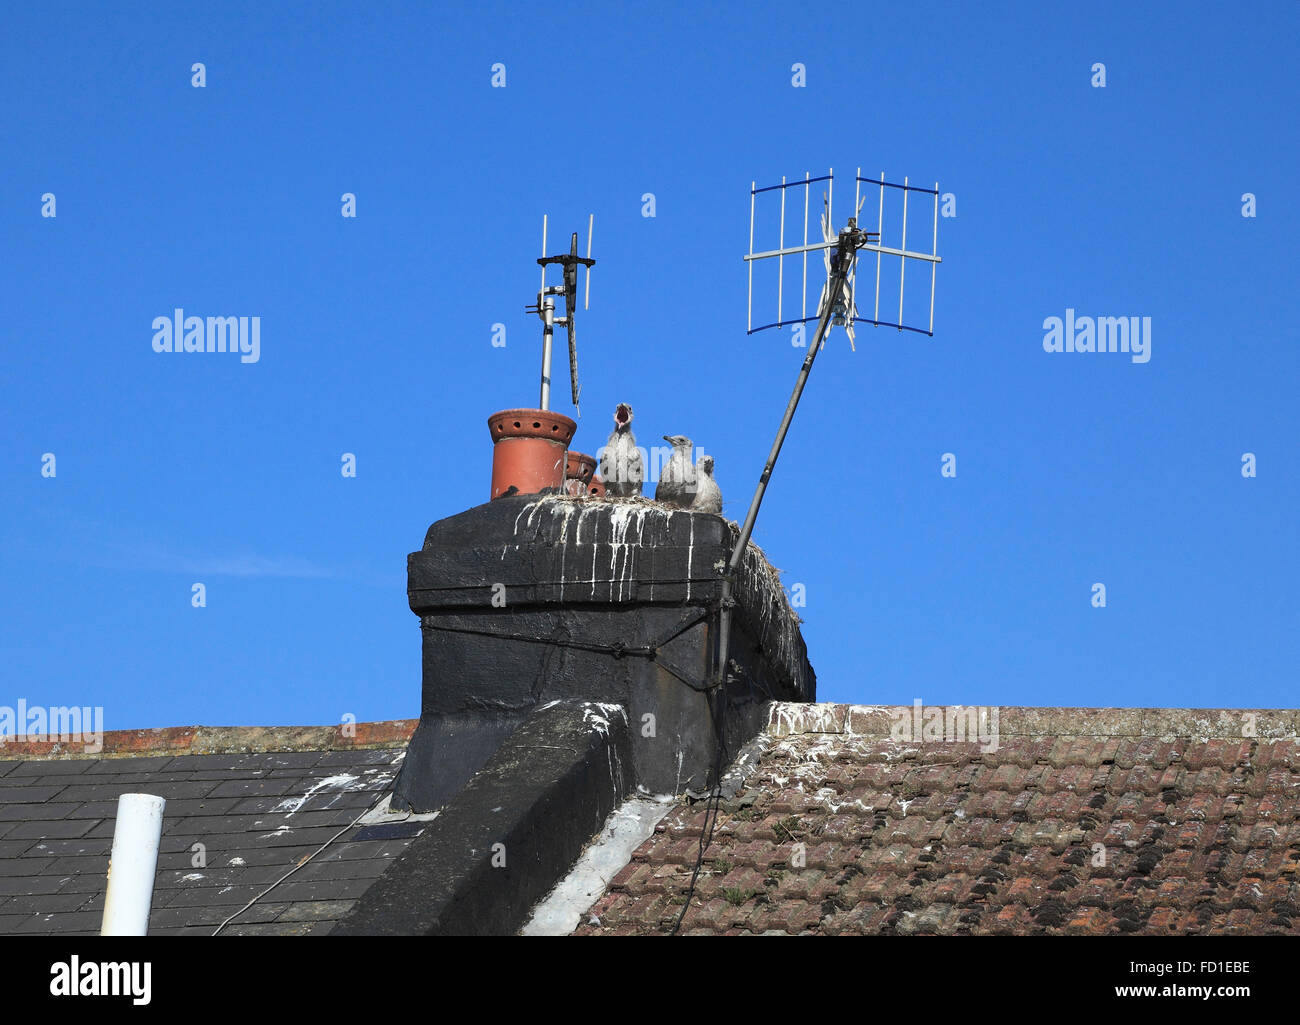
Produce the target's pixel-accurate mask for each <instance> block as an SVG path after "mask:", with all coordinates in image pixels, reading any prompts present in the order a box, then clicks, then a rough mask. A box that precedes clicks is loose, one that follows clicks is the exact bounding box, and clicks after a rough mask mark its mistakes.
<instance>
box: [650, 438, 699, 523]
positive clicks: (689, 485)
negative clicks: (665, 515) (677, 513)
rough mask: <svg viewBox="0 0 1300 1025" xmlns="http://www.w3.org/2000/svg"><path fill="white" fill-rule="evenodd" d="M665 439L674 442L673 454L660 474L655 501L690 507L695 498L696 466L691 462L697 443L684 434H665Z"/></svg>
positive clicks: (679, 506) (680, 507) (682, 507)
mask: <svg viewBox="0 0 1300 1025" xmlns="http://www.w3.org/2000/svg"><path fill="white" fill-rule="evenodd" d="M664 441H667V442H671V443H672V446H673V454H672V456H671V457H670V458H669V460H668V462H667V463H665V464H664V468H663V470H662V472H660V474H659V484H658V485H657V486H656V487H655V501H656V502H663V503H664V504H665V505H672V506H676V507H677V508H678V509H689V508H690V507H691V502H692V500H693V499H694V498H695V486H696V484H695V466H694V464H693V463H692V462H691V452H692V451H693V450H694V448H695V443H694V442H693V441H691V439H690V438H688V437H686V436H685V435H682V434H665V435H664Z"/></svg>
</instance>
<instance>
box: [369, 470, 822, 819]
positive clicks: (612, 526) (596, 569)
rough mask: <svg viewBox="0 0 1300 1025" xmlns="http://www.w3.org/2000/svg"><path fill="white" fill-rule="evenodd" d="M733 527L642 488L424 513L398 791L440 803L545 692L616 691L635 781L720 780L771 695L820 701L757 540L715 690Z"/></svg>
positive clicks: (414, 578) (586, 694)
mask: <svg viewBox="0 0 1300 1025" xmlns="http://www.w3.org/2000/svg"><path fill="white" fill-rule="evenodd" d="M736 536H737V531H736V528H735V527H734V526H732V525H731V524H729V523H728V522H727V521H725V520H723V519H722V517H720V516H715V515H712V514H708V513H692V512H686V511H682V510H671V509H668V508H665V507H663V506H660V505H656V504H654V503H652V502H649V501H637V500H632V501H627V500H611V499H597V498H589V497H584V498H569V497H566V496H554V495H548V496H541V495H529V496H519V497H511V498H501V499H497V500H496V501H493V502H490V503H488V504H486V505H481V506H477V507H476V508H473V509H469V510H467V511H465V512H463V513H460V514H459V515H456V516H452V517H449V518H447V519H444V520H440V521H439V522H437V523H435V524H433V526H431V527H430V528H429V531H428V534H427V535H426V537H425V540H424V547H423V548H422V549H421V550H420V551H418V552H414V553H412V554H411V555H410V557H409V559H408V564H407V594H408V598H409V601H410V606H411V610H412V611H413V612H414V613H415V614H416V615H418V616H419V617H420V628H421V632H422V634H423V677H424V679H423V704H422V709H421V715H420V724H419V727H418V728H417V730H416V732H415V735H414V737H413V738H412V740H411V744H410V747H409V749H408V753H407V757H406V759H405V762H404V763H403V767H402V771H401V774H400V776H399V778H398V780H397V784H396V792H395V795H394V798H393V805H394V807H396V808H399V809H400V808H411V809H413V810H415V811H418V812H427V811H433V810H435V809H437V808H439V807H441V806H443V805H444V804H445V803H446V802H447V801H448V800H449V799H450V798H451V797H452V796H454V795H455V794H456V793H457V792H458V791H459V790H460V789H461V788H462V787H463V786H464V785H465V784H466V783H467V782H468V781H469V779H470V778H471V777H472V776H473V775H474V773H475V772H477V771H478V769H479V768H481V767H482V766H483V764H484V763H485V762H486V761H487V760H488V758H489V757H491V755H492V754H493V753H494V752H495V751H496V750H497V749H498V748H499V747H500V745H501V744H502V742H503V741H504V740H505V739H506V737H508V736H509V735H510V734H511V733H512V732H514V731H515V730H516V729H517V728H518V727H519V726H520V725H521V724H522V723H523V722H524V721H525V720H526V719H527V718H528V717H529V716H530V715H531V714H532V712H533V711H534V710H536V709H538V708H539V707H542V706H545V705H547V704H548V703H549V702H554V701H562V700H565V699H572V698H581V699H585V700H588V701H597V702H608V703H611V704H617V705H622V706H623V707H624V708H625V709H626V711H627V715H628V718H629V721H630V724H631V728H632V738H633V740H632V759H633V765H634V769H635V774H636V784H637V786H638V787H639V788H641V789H643V790H644V791H648V792H650V793H656V794H667V793H672V794H680V793H683V792H685V791H688V790H689V791H693V792H700V791H703V790H706V789H707V788H708V787H710V786H712V785H713V783H714V782H715V772H716V768H717V764H718V756H719V743H718V734H717V733H716V732H715V723H716V722H717V721H721V722H722V723H723V726H724V730H723V735H724V736H725V738H726V740H725V742H726V751H727V753H728V754H729V755H731V756H734V755H735V754H736V752H737V750H738V749H739V747H740V746H741V745H742V744H743V743H744V742H745V741H746V740H748V739H750V738H751V737H753V736H754V735H755V734H756V733H757V732H758V730H759V729H760V728H761V726H762V723H763V715H764V707H763V706H764V703H765V702H767V701H769V700H781V701H813V700H815V699H816V689H817V683H816V677H815V675H814V673H813V670H812V667H811V666H810V665H809V663H808V658H807V649H806V647H805V645H804V642H803V638H802V636H801V635H800V632H799V627H798V619H797V617H796V616H795V615H794V613H793V612H792V611H791V609H790V606H789V603H788V602H787V601H786V598H785V594H784V591H783V590H782V588H781V585H780V582H779V580H778V579H777V575H776V571H775V570H773V569H772V567H771V566H770V565H769V564H768V562H767V560H766V559H764V558H763V556H762V554H761V553H760V552H759V550H758V549H757V548H756V547H754V546H752V545H751V546H750V549H749V551H748V553H747V557H746V559H745V561H744V564H743V566H742V569H741V573H740V577H739V579H738V580H737V582H736V588H735V592H734V594H735V600H736V608H735V618H734V620H733V623H734V625H733V630H732V643H731V662H732V664H733V671H732V672H731V673H730V674H729V678H728V682H727V684H726V686H725V688H723V689H721V691H720V692H718V693H713V694H709V693H708V691H707V685H708V682H709V670H710V667H711V666H712V665H713V664H714V663H713V659H714V655H715V653H714V651H713V646H715V645H716V643H717V619H718V601H719V597H720V590H721V572H722V570H723V568H724V566H725V564H726V560H727V557H728V556H729V554H730V552H731V548H732V547H733V545H734V544H735V539H736Z"/></svg>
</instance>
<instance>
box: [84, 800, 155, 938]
mask: <svg viewBox="0 0 1300 1025" xmlns="http://www.w3.org/2000/svg"><path fill="white" fill-rule="evenodd" d="M166 806H167V802H166V801H165V800H163V799H162V798H161V797H154V796H153V795H152V794H123V795H122V796H121V797H119V798H118V799H117V824H116V825H115V826H114V827H113V854H112V857H111V858H110V860H109V863H108V893H107V895H106V896H105V897H104V921H103V924H102V925H101V926H100V930H99V934H100V935H101V936H144V935H145V934H146V933H147V932H148V931H149V910H150V909H151V908H152V907H153V883H154V875H155V874H156V873H157V871H158V842H159V840H161V839H162V821H163V809H164V808H165V807H166Z"/></svg>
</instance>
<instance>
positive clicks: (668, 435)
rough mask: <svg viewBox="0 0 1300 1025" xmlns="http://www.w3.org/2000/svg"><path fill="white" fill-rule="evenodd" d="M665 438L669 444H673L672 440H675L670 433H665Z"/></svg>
mask: <svg viewBox="0 0 1300 1025" xmlns="http://www.w3.org/2000/svg"><path fill="white" fill-rule="evenodd" d="M663 438H664V441H666V442H668V443H669V444H672V440H673V439H672V435H670V434H665V435H664V436H663Z"/></svg>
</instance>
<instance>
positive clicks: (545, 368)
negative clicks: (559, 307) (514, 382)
mask: <svg viewBox="0 0 1300 1025" xmlns="http://www.w3.org/2000/svg"><path fill="white" fill-rule="evenodd" d="M542 321H543V323H544V324H545V325H546V326H545V327H544V328H543V329H542V399H541V408H542V409H550V408H551V341H552V339H553V338H554V337H555V300H554V299H552V298H551V297H550V296H549V295H547V296H543V297H542Z"/></svg>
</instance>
